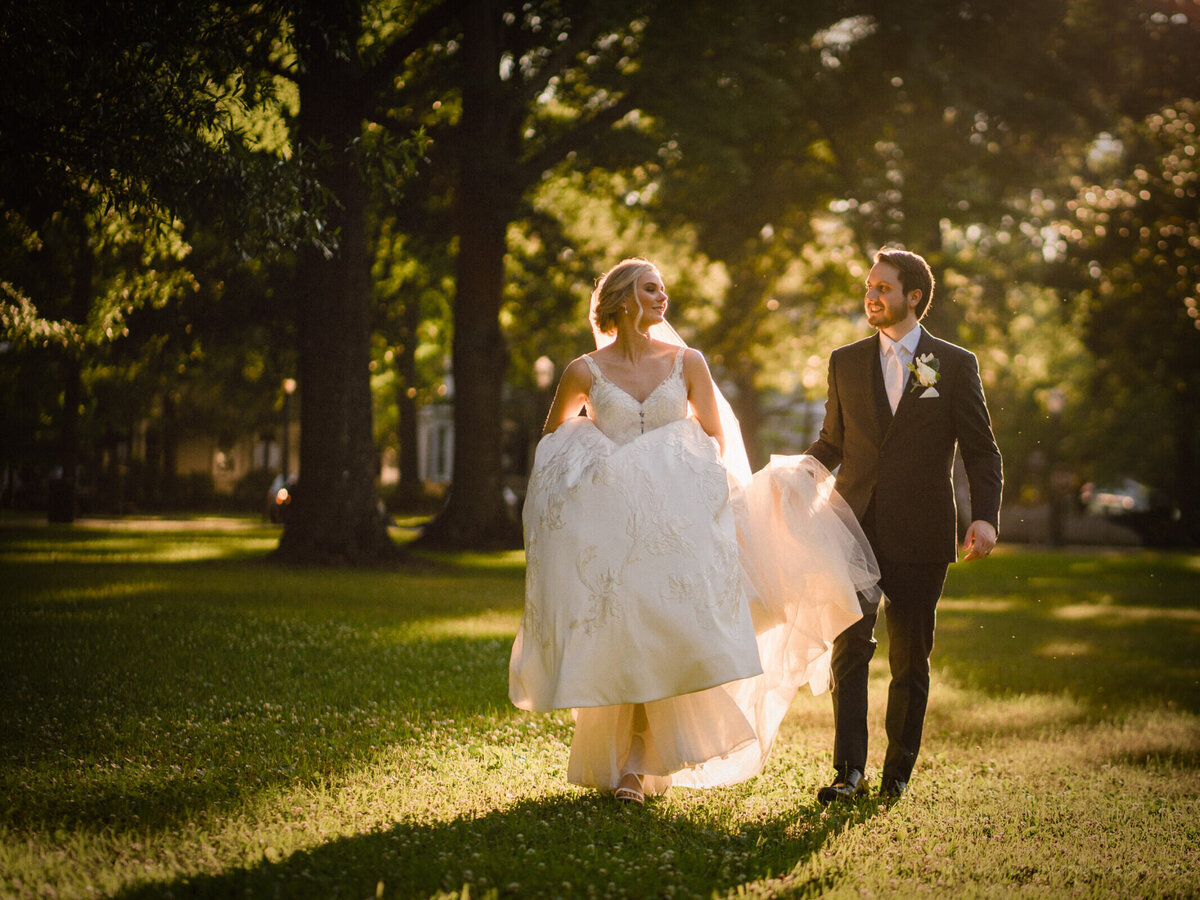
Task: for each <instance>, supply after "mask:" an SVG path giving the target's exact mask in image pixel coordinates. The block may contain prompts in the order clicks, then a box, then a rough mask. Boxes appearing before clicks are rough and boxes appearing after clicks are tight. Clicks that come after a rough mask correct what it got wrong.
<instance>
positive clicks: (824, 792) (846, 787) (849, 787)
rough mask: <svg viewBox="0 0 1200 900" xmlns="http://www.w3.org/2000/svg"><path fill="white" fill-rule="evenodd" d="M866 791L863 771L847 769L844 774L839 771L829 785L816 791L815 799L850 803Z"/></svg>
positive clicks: (825, 801)
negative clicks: (835, 778)
mask: <svg viewBox="0 0 1200 900" xmlns="http://www.w3.org/2000/svg"><path fill="white" fill-rule="evenodd" d="M866 792H867V782H866V781H865V780H864V779H863V773H862V772H860V771H859V770H858V769H848V770H847V771H846V774H844V775H843V774H841V773H840V772H839V773H838V776H837V780H836V781H834V783H833V784H831V785H829V787H823V788H821V789H820V790H819V791H817V800H818V801H819V802H821V803H833V802H834V801H835V800H839V801H841V802H842V803H850V802H852V801H853V800H854V799H855V798H856V797H859V796H862V795H863V794H865V793H866Z"/></svg>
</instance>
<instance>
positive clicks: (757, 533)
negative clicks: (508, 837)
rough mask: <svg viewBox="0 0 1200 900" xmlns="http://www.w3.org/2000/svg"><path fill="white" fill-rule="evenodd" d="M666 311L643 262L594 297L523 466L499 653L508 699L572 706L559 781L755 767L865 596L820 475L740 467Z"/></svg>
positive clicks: (620, 790) (720, 778) (865, 555)
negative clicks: (520, 588) (522, 557)
mask: <svg viewBox="0 0 1200 900" xmlns="http://www.w3.org/2000/svg"><path fill="white" fill-rule="evenodd" d="M666 311H667V291H666V288H665V287H664V285H663V280H662V276H661V275H660V274H659V271H658V269H657V268H656V267H655V266H654V264H653V263H651V262H649V261H647V260H644V259H627V260H624V261H623V262H621V263H619V264H618V265H617V266H615V267H614V268H613V269H612V270H610V271H609V272H608V273H607V274H606V275H604V276H603V277H602V278H601V279H600V281H599V283H598V284H597V287H596V289H595V291H594V292H593V294H592V303H591V319H592V324H593V327H594V331H595V333H596V336H597V344H598V345H599V348H598V349H597V350H595V351H593V352H592V353H588V354H586V355H584V356H581V357H579V358H578V359H576V360H573V361H572V362H571V363H570V364H569V365H568V366H567V368H566V370H565V371H564V372H563V375H562V379H561V381H560V382H559V385H558V389H557V391H556V393H555V397H554V401H553V403H552V404H551V407H550V412H549V415H548V416H547V418H546V425H545V428H544V430H543V437H542V440H541V441H540V443H539V444H538V448H537V453H536V457H535V460H534V466H533V472H532V474H531V476H530V481H529V490H528V494H527V496H526V500H525V507H524V530H525V550H526V561H527V569H526V586H525V610H524V616H523V617H522V620H521V626H520V628H519V629H518V632H517V637H516V640H515V642H514V644H513V650H512V658H511V661H510V664H509V696H510V698H511V699H512V702H513V703H514V704H515V705H516V706H518V707H520V708H522V709H529V710H539V711H548V710H552V709H564V708H571V709H572V710H573V712H574V716H575V734H574V738H573V740H572V743H571V752H570V758H569V762H568V770H567V777H568V780H569V781H571V782H572V783H574V784H580V785H584V786H589V787H593V788H597V789H600V790H615V794H616V797H617V799H619V800H624V801H630V802H635V803H641V802H643V799H644V796H645V795H646V794H658V793H662V792H663V791H665V790H666V789H667V788H668V787H669V786H671V785H684V786H693V787H708V786H715V785H720V784H732V783H735V782H738V781H742V780H744V779H746V778H749V777H751V776H752V775H754V774H756V773H757V772H758V771H759V770H760V769H761V768H762V766H763V764H764V762H765V761H766V758H767V755H768V754H769V752H770V749H771V745H772V743H773V741H774V739H775V735H776V733H777V731H778V729H779V724H780V722H781V721H782V719H783V716H784V714H785V713H786V711H787V708H788V706H789V705H790V704H791V701H792V699H793V697H794V696H795V693H796V691H797V690H798V689H799V687H800V686H801V685H803V684H806V683H807V684H809V685H810V687H811V689H812V690H813V692H814V693H818V692H820V691H822V690H824V689H825V688H826V687H827V686H828V678H829V653H830V648H831V647H832V642H833V639H834V637H836V636H837V634H838V633H840V632H841V631H842V630H843V629H844V628H846V627H847V626H849V625H850V624H852V623H853V622H855V621H857V620H858V619H859V618H860V617H861V616H862V614H863V611H864V606H863V604H864V603H865V604H867V606H870V605H871V604H873V603H874V602H877V600H878V589H877V587H876V582H877V580H878V569H877V567H876V565H875V560H874V557H873V556H872V555H871V551H870V548H869V546H868V545H867V542H866V539H865V538H864V537H863V535H862V532H861V529H860V528H859V526H858V524H857V521H856V520H855V519H854V516H853V514H852V513H851V512H850V510H849V507H847V506H846V505H845V504H844V502H843V501H842V500H841V498H840V497H839V496H838V495H837V494H836V493H834V491H833V487H832V481H833V479H832V476H830V475H829V473H828V472H827V471H826V470H825V469H824V468H823V467H822V466H821V465H820V463H818V462H816V460H814V459H811V458H810V457H803V456H801V457H772V460H771V464H770V465H769V466H767V467H766V468H764V469H763V470H761V471H760V472H758V473H757V474H755V475H754V476H751V475H750V470H749V466H748V464H747V463H746V459H745V450H744V448H743V445H742V441H741V433H740V431H739V429H738V425H737V420H736V419H735V418H734V417H733V414H732V412H731V410H730V409H729V406H728V404H727V403H726V402H725V401H724V398H723V397H722V396H721V394H720V391H719V390H717V388H716V387H715V385H714V383H713V380H712V377H711V375H710V374H709V370H708V365H707V363H706V362H705V360H704V357H703V356H702V355H701V354H700V353H699V352H698V351H696V350H694V349H691V348H688V347H686V346H685V345H684V344H683V342H682V341H681V340H679V337H678V335H676V334H675V332H674V329H672V328H671V326H670V325H668V324H667V323H666V319H665V316H666ZM581 410H584V411H586V415H579V413H580V411H581ZM864 598H865V599H864Z"/></svg>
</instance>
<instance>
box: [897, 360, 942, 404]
mask: <svg viewBox="0 0 1200 900" xmlns="http://www.w3.org/2000/svg"><path fill="white" fill-rule="evenodd" d="M906 368H907V369H908V371H910V372H912V373H913V384H912V387H911V388H910V390H913V391H922V392H923V393H922V394H921V396H923V397H936V396H937V391H935V390H934V389H933V386H934V385H935V384H937V383H938V379H939V378H941V377H942V376H941V373H940V372H938V369H939V368H941V363H939V362H938V358H937V357H936V356H934V355H933V354H932V353H926V354H925V355H924V356H918V357H917V358H916V359H914V360H913V361H912V362H910V363H909V364H908V366H907V367H906Z"/></svg>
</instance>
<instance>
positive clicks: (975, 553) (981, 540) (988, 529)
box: [963, 519, 996, 562]
mask: <svg viewBox="0 0 1200 900" xmlns="http://www.w3.org/2000/svg"><path fill="white" fill-rule="evenodd" d="M995 546H996V529H995V528H993V527H992V523H991V522H985V521H983V520H982V519H976V520H975V521H974V522H972V523H971V526H970V527H969V528H968V529H967V536H966V538H965V539H964V540H963V552H964V553H965V554H966V555H965V556H964V557H963V562H971V561H972V560H976V559H983V558H984V557H985V556H987V555H988V554H989V553H991V552H992V548H993V547H995Z"/></svg>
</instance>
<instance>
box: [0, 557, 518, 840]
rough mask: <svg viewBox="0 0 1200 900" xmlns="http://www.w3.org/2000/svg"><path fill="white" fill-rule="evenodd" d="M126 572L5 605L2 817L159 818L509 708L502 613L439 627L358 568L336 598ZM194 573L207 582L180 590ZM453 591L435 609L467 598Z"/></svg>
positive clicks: (164, 825) (166, 820) (87, 823)
mask: <svg viewBox="0 0 1200 900" xmlns="http://www.w3.org/2000/svg"><path fill="white" fill-rule="evenodd" d="M78 568H80V569H82V570H83V571H84V572H85V573H86V572H87V571H88V570H90V569H92V568H93V567H90V566H80V567H78ZM97 568H101V569H105V568H106V571H108V572H110V573H111V572H112V571H113V567H97ZM168 569H170V570H171V571H172V573H179V572H183V574H184V583H183V584H181V583H180V582H179V581H178V580H176V578H175V577H172V578H167V577H166V576H165V574H164V573H165V570H168ZM121 571H122V572H124V573H126V574H127V575H128V574H132V573H136V572H140V573H141V576H136V575H135V577H133V578H132V579H123V580H122V581H120V582H119V583H110V584H107V585H105V584H104V583H103V582H102V581H101V582H99V583H98V584H95V585H92V586H90V587H89V586H87V585H86V584H85V583H80V586H79V588H78V590H79V591H80V594H79V596H77V597H74V598H66V599H64V597H63V595H64V593H67V592H68V591H67V589H66V588H59V589H57V590H56V591H55V592H53V597H47V598H43V599H41V600H38V599H33V600H28V601H26V602H15V603H12V602H9V603H5V604H4V605H3V606H2V607H0V615H2V617H3V620H4V625H5V627H4V629H3V631H4V634H3V635H2V636H0V678H2V680H3V683H4V684H5V687H6V690H5V691H4V692H3V694H2V695H0V760H2V762H0V791H2V792H3V794H4V795H5V809H4V812H3V815H2V816H0V821H3V822H5V823H7V824H8V825H10V826H14V827H19V828H43V829H49V830H54V829H57V828H67V829H71V828H79V827H94V826H101V825H103V826H105V827H108V828H111V829H114V830H116V831H126V830H139V829H141V830H151V831H152V830H157V829H172V828H176V827H178V826H179V825H180V824H182V823H185V822H188V821H194V820H195V819H196V818H198V817H202V816H204V815H206V814H210V813H220V812H222V811H228V810H231V809H234V808H236V807H238V806H240V805H242V804H244V803H246V802H247V801H248V800H250V799H251V798H253V797H254V796H256V795H258V794H260V793H261V792H264V791H270V790H272V789H275V788H278V787H280V786H287V785H292V784H301V785H315V784H321V783H325V782H328V781H329V780H331V779H334V780H336V778H337V777H339V776H340V775H341V774H342V773H345V772H347V771H350V770H352V769H353V768H355V767H356V766H359V765H361V764H363V763H364V762H366V761H368V760H370V759H372V758H374V757H375V756H376V755H377V754H378V752H379V750H380V749H381V748H385V747H393V746H397V745H399V746H404V745H405V744H409V743H414V742H419V741H421V740H422V739H423V736H424V735H425V734H426V733H427V732H428V731H429V730H430V729H431V728H434V727H435V725H436V723H444V722H446V721H454V722H456V723H462V724H463V727H464V728H466V729H470V728H473V727H481V728H486V727H488V726H489V725H491V724H494V719H495V718H496V716H497V715H498V713H499V711H500V710H503V714H505V715H508V714H510V711H509V708H508V703H507V661H508V653H509V648H510V645H511V636H510V635H509V634H507V631H508V630H511V625H510V624H509V623H508V622H507V620H502V622H501V624H500V625H495V626H492V628H493V629H496V630H498V634H489V633H487V631H488V630H487V628H486V627H479V628H478V631H479V632H481V633H475V634H467V635H462V634H456V633H455V632H454V630H453V629H450V630H448V631H445V632H444V633H442V632H439V631H438V630H437V629H434V628H431V627H428V626H424V625H423V624H422V622H420V621H418V622H416V623H414V622H413V620H412V619H411V618H410V617H409V613H408V612H405V611H401V610H399V609H397V604H396V601H394V600H392V599H391V598H388V597H379V598H370V597H369V598H367V599H366V600H364V599H363V598H362V597H361V596H360V595H359V594H358V593H356V592H355V590H354V589H355V587H356V584H355V582H354V580H353V579H351V581H350V584H349V586H348V590H349V591H350V593H351V594H352V597H351V598H350V599H349V600H346V599H343V598H342V597H341V596H340V595H339V596H338V597H337V598H336V599H330V598H328V597H325V598H323V599H322V597H320V596H317V594H319V593H320V590H321V585H320V584H317V585H316V586H315V590H316V591H317V594H310V593H308V592H307V590H300V589H298V594H297V595H290V594H287V593H286V592H285V593H284V594H282V595H276V594H270V595H267V596H266V597H265V598H263V597H262V596H259V597H258V598H257V599H256V600H254V601H250V600H247V599H246V598H245V593H244V592H245V591H246V590H253V584H252V582H251V583H250V584H248V583H247V581H246V577H245V576H246V572H245V571H244V570H242V569H241V567H238V566H233V567H229V568H227V569H225V570H220V571H221V574H220V577H218V575H217V573H218V571H219V570H218V569H217V568H215V567H211V568H210V567H177V566H130V567H127V568H124V569H121ZM97 574H99V573H97ZM190 578H200V579H202V582H203V583H204V587H203V589H201V590H198V591H196V592H195V593H191V594H189V593H188V590H187V588H186V581H187V580H188V579H190ZM142 579H144V580H142ZM379 580H380V578H379V576H378V575H377V576H375V578H374V581H375V582H378V581H379ZM458 580H460V581H461V580H462V579H461V578H460V579H458ZM85 581H86V579H85ZM310 589H312V587H311V586H310ZM91 590H95V591H96V592H97V593H95V594H92V593H89V591H91ZM384 590H385V593H386V588H385V589H384ZM239 591H242V592H243V593H242V595H241V596H242V598H243V600H242V603H241V604H240V605H239V603H238V601H237V598H238V596H239V595H238V592H239ZM435 593H436V592H435ZM448 593H449V591H448V590H442V591H441V594H440V596H441V598H442V600H443V602H444V603H445V605H446V606H447V607H448V608H450V609H451V610H456V611H458V612H459V613H462V612H463V611H464V610H465V609H466V608H469V603H468V599H467V598H460V599H457V600H456V599H454V597H450V596H447V594H448ZM467 593H468V594H470V590H469V588H468V589H467ZM356 602H357V604H358V606H357V607H355V603H356ZM346 607H351V608H353V609H354V611H353V612H351V613H347V611H346ZM476 612H477V613H478V610H476ZM477 618H478V619H479V620H480V621H483V622H484V623H485V624H486V622H487V621H488V620H487V619H486V617H483V616H477Z"/></svg>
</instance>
